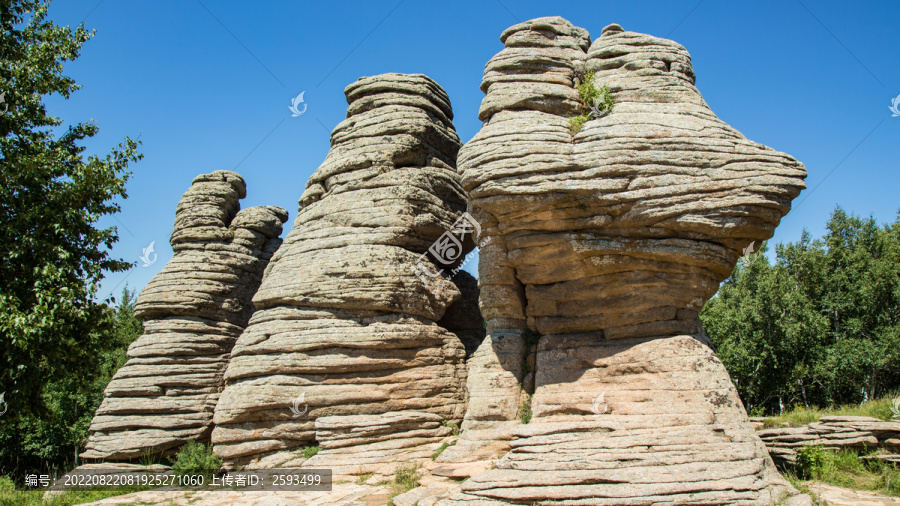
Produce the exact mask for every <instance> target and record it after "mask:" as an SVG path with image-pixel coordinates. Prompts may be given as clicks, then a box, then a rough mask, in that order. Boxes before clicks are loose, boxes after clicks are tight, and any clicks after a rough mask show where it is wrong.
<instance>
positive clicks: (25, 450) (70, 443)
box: [0, 287, 142, 482]
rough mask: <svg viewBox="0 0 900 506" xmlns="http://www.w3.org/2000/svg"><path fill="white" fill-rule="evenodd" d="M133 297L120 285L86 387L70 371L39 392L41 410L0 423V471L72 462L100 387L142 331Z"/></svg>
mask: <svg viewBox="0 0 900 506" xmlns="http://www.w3.org/2000/svg"><path fill="white" fill-rule="evenodd" d="M135 300H136V297H135V293H134V292H133V291H130V290H128V288H127V287H126V288H125V289H123V290H122V295H121V298H120V301H119V304H118V306H117V307H116V308H115V309H114V310H113V309H109V310H108V311H109V312H110V313H111V314H110V315H109V316H110V318H109V320H110V321H111V322H113V328H112V332H111V336H112V342H113V347H112V349H110V350H109V351H105V352H101V353H100V354H99V355H100V356H99V360H98V364H99V366H98V367H97V369H96V370H94V371H92V372H91V374H90V375H89V377H88V378H87V382H86V383H87V385H88V386H87V387H86V388H85V387H84V383H85V381H80V380H79V379H78V378H76V377H75V375H69V376H66V377H64V378H62V379H60V380H56V381H51V382H48V383H47V384H46V385H45V387H44V390H43V392H42V397H43V400H44V404H45V406H46V411H45V412H44V413H43V414H41V415H40V416H38V415H33V414H26V415H22V416H20V417H18V419H16V420H15V421H13V422H11V423H7V424H4V425H3V426H0V475H10V476H13V477H14V478H15V479H16V481H19V482H21V481H22V477H23V476H24V474H26V473H33V472H37V471H43V472H53V471H58V472H63V471H66V470H68V469H70V468H72V467H73V466H74V465H75V464H76V462H77V457H76V456H77V455H78V454H79V453H81V452H82V451H83V450H84V444H85V442H86V441H87V437H88V427H89V426H90V423H91V419H92V418H93V416H94V412H95V411H96V410H97V407H98V406H100V403H101V402H102V401H103V390H104V389H105V388H106V385H107V384H108V383H109V381H110V380H111V379H112V377H113V375H114V374H115V372H116V371H117V370H118V369H119V368H120V367H121V366H122V365H123V364H124V363H125V360H126V356H125V352H126V350H127V349H128V346H129V345H130V344H131V343H132V342H134V340H135V339H137V338H138V336H140V335H141V333H142V328H141V323H140V321H138V320H137V318H135V317H134V303H135Z"/></svg>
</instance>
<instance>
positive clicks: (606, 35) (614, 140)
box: [439, 17, 808, 505]
mask: <svg viewBox="0 0 900 506" xmlns="http://www.w3.org/2000/svg"><path fill="white" fill-rule="evenodd" d="M500 40H501V42H503V43H505V46H506V47H505V48H504V49H503V50H502V51H501V52H500V53H498V54H497V55H496V56H494V57H493V58H492V59H491V60H490V62H488V64H487V66H486V67H485V72H484V80H483V81H482V90H483V91H485V93H486V97H485V99H484V101H483V102H482V105H481V110H480V112H479V118H480V119H481V120H483V121H484V126H483V128H482V129H481V131H480V132H479V133H478V134H477V135H476V136H475V137H474V138H473V139H472V140H471V141H470V142H469V143H467V144H466V146H465V147H464V148H463V149H462V151H461V152H460V155H459V169H460V173H461V175H462V182H463V187H464V188H465V191H466V193H467V194H468V196H469V198H470V209H469V211H470V213H471V214H472V215H473V216H474V217H475V218H476V220H477V221H478V222H479V223H480V227H481V236H480V238H479V240H480V241H482V243H483V244H484V243H487V245H486V246H485V247H483V248H482V249H481V252H480V265H479V285H480V289H481V295H482V296H481V312H482V314H483V315H484V318H485V319H486V321H487V333H488V334H487V337H486V338H485V340H484V342H483V343H482V344H481V346H480V347H479V348H478V350H477V351H476V352H475V353H474V355H473V356H472V359H471V360H470V366H469V372H468V391H469V394H470V399H469V405H468V409H467V412H466V417H465V422H464V424H463V433H462V437H461V440H460V443H459V444H457V445H456V446H455V447H453V448H450V449H448V450H447V451H445V452H444V453H443V454H442V455H441V458H440V459H439V461H447V462H465V461H467V460H478V459H485V458H489V457H491V456H495V457H500V456H503V457H502V459H500V460H499V462H498V463H497V465H496V469H492V470H487V471H484V472H481V473H479V474H476V475H474V476H473V477H472V478H471V479H469V480H468V481H466V482H464V483H463V484H462V493H460V494H457V495H454V496H452V497H451V498H450V499H449V500H447V501H445V502H442V504H445V503H446V504H464V503H471V504H489V503H493V501H499V502H513V503H516V504H532V503H540V504H544V503H545V502H547V503H550V502H552V503H554V504H557V503H559V504H585V505H586V504H591V505H602V504H771V503H774V502H778V501H779V500H781V499H782V498H784V497H788V496H792V497H791V498H790V499H788V501H789V502H790V503H802V502H803V501H805V500H807V499H808V498H806V497H805V496H796V495H795V494H796V491H794V490H793V489H792V488H791V487H790V485H789V484H788V483H787V482H786V481H785V480H784V479H783V478H782V477H781V476H780V475H779V474H778V473H777V471H776V470H775V468H774V466H773V464H772V461H771V459H770V458H769V457H768V455H767V454H766V450H765V447H764V446H763V444H762V442H761V441H760V440H759V438H758V437H757V436H756V434H755V433H754V430H753V428H752V426H751V424H750V422H749V420H748V418H747V415H746V413H745V411H744V409H743V407H742V405H741V402H740V400H739V398H738V396H737V393H736V390H735V388H734V386H733V385H732V383H731V381H730V379H729V377H728V374H727V372H726V371H725V369H724V367H723V366H722V363H721V362H720V361H719V360H718V359H717V358H716V356H715V354H714V352H713V351H712V349H711V347H710V344H709V342H708V340H707V338H706V337H705V335H704V334H703V330H702V328H701V326H700V322H699V319H698V316H697V315H698V312H699V310H700V308H701V307H702V305H703V304H704V302H705V301H706V300H707V299H709V298H710V297H711V296H712V295H713V294H715V292H716V290H717V288H718V286H719V283H720V282H721V281H722V280H724V279H725V278H727V277H728V276H729V274H730V273H731V271H732V269H733V268H734V266H735V264H736V262H737V261H738V259H739V257H740V256H741V255H742V253H743V252H744V251H745V250H746V248H748V247H750V248H752V245H753V244H754V243H755V244H760V243H761V242H762V241H764V240H766V239H768V238H770V237H771V236H772V234H773V231H774V229H775V227H776V226H777V225H778V223H779V221H780V219H781V218H782V217H783V216H784V215H785V214H786V213H787V212H788V210H789V209H790V202H791V200H792V199H793V198H794V197H796V196H797V194H798V193H799V192H800V191H801V190H802V189H803V188H804V183H803V179H804V177H805V175H806V171H805V169H804V167H803V165H802V164H801V163H799V162H798V161H797V160H795V159H794V158H792V157H790V156H788V155H786V154H784V153H780V152H777V151H775V150H773V149H770V148H768V147H765V146H762V145H760V144H756V143H754V142H751V141H748V140H747V139H746V138H744V137H743V136H742V135H741V134H740V133H739V132H737V131H736V130H734V129H733V128H731V127H729V126H728V125H727V124H725V123H723V122H722V121H720V120H719V119H718V118H716V116H715V115H714V114H713V113H712V112H711V111H710V109H709V107H708V106H707V105H706V103H705V102H704V100H703V98H702V97H701V95H700V93H699V92H698V91H697V88H695V86H694V72H693V69H692V66H691V59H690V56H689V54H688V52H687V51H686V50H685V49H684V48H683V47H682V46H681V45H679V44H677V43H675V42H672V41H669V40H665V39H660V38H656V37H652V36H649V35H643V34H638V33H633V32H627V31H624V30H623V29H622V28H621V27H619V26H618V25H610V26H608V27H606V28H605V29H604V30H603V32H602V34H601V36H600V38H599V39H597V40H595V41H593V42H591V40H590V37H589V35H588V33H587V31H586V30H584V29H582V28H578V27H576V26H573V25H572V24H570V23H569V22H568V21H566V20H564V19H562V18H558V17H556V18H540V19H535V20H531V21H527V22H524V23H520V24H518V25H515V26H513V27H511V28H509V29H507V30H506V31H504V32H503V34H502V35H501V38H500ZM585 81H590V82H591V83H592V84H593V85H594V86H595V88H596V89H598V90H600V89H602V86H604V85H605V86H608V88H609V90H610V92H611V96H612V98H613V100H614V102H615V105H614V107H613V109H612V112H611V113H608V114H596V113H595V114H594V116H593V117H591V119H589V120H588V121H587V122H586V123H584V125H583V126H582V127H581V128H580V129H577V128H575V129H572V128H571V124H570V121H571V118H573V117H575V116H578V115H580V114H583V113H584V112H585V110H586V109H588V108H589V107H590V106H591V105H595V104H592V103H587V102H586V101H585V100H584V98H583V97H582V94H580V93H579V91H578V87H577V85H578V84H579V82H585ZM532 395H533V397H532ZM529 418H530V421H529ZM523 422H527V423H523ZM507 451H508V453H507Z"/></svg>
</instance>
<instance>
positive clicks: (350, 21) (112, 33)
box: [49, 0, 900, 298]
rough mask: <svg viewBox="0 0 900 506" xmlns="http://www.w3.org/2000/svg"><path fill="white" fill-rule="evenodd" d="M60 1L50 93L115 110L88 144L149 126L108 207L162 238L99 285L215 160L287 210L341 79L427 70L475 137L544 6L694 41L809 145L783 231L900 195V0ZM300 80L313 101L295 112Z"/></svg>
mask: <svg viewBox="0 0 900 506" xmlns="http://www.w3.org/2000/svg"><path fill="white" fill-rule="evenodd" d="M50 15H51V17H52V18H53V19H54V21H56V22H57V23H58V24H62V25H67V24H68V25H73V26H74V25H77V24H78V23H80V22H81V21H82V20H84V21H85V23H86V25H87V26H88V27H89V28H96V29H97V35H96V37H95V38H94V39H92V40H91V41H89V42H88V43H87V44H86V45H85V47H84V50H83V52H82V56H81V58H79V59H78V60H77V61H76V62H74V63H71V64H69V65H68V66H67V67H66V72H67V73H68V74H69V75H71V76H72V77H74V78H75V79H76V81H77V82H78V83H79V84H81V85H83V86H84V88H83V89H82V90H80V91H78V92H77V93H76V94H75V95H74V96H73V98H72V99H70V100H68V101H63V100H62V99H60V98H58V97H53V98H51V99H50V100H49V109H50V110H51V111H52V110H55V109H56V111H55V114H56V115H59V116H61V117H62V118H63V120H65V121H66V122H70V123H71V122H76V121H84V120H88V119H90V118H93V119H94V120H95V121H97V122H98V123H99V125H100V129H101V130H100V134H99V135H98V136H97V137H95V138H94V139H93V140H91V141H90V143H89V144H88V151H89V152H91V153H97V154H104V153H106V152H107V151H108V148H109V147H111V146H113V145H114V144H117V143H118V142H120V141H121V139H122V138H123V137H124V136H126V135H129V136H132V137H137V136H140V138H141V140H142V141H143V143H144V144H143V147H142V152H143V153H144V155H145V158H144V160H143V161H141V162H139V163H138V164H136V165H134V166H133V172H134V176H133V178H132V179H131V181H130V182H129V185H128V188H129V190H128V193H129V196H130V198H129V199H128V200H126V201H124V202H123V204H122V212H121V213H120V214H119V215H118V216H117V219H112V218H109V219H105V220H104V221H103V224H105V225H118V226H119V231H120V236H121V240H120V241H119V243H118V244H117V245H116V247H115V248H114V251H113V253H114V254H115V255H116V256H119V257H123V258H125V259H126V260H130V261H137V260H138V258H139V257H140V255H141V249H142V248H143V247H146V246H147V245H148V244H149V243H150V242H151V241H156V251H157V252H158V254H159V257H158V260H157V261H156V263H155V264H153V265H152V266H150V267H141V265H140V263H139V264H138V267H137V268H135V269H134V270H133V271H132V272H131V273H129V274H128V277H127V279H126V275H125V274H115V275H110V276H109V277H108V279H107V280H105V281H104V285H103V289H102V290H101V293H100V294H99V295H100V297H101V298H104V297H105V296H106V295H107V294H109V293H110V291H112V290H115V292H116V293H118V292H119V291H120V290H121V287H122V286H124V285H123V284H122V282H123V281H125V282H126V283H127V284H128V285H129V286H130V287H132V288H138V289H139V288H142V287H143V286H144V285H145V284H146V283H147V282H148V281H149V280H150V278H151V277H152V276H153V275H154V274H155V273H156V272H157V271H158V270H159V269H161V268H162V267H163V266H164V265H165V263H166V262H167V261H168V260H169V259H170V258H171V257H172V250H171V248H170V247H169V245H168V238H169V234H170V233H171V230H172V224H173V221H174V216H175V206H176V204H177V203H178V199H179V198H180V196H181V194H182V193H183V192H184V191H185V190H186V189H187V188H188V186H189V185H190V181H191V179H192V178H193V177H194V176H195V175H197V174H199V173H204V172H210V171H213V170H218V169H226V170H237V171H238V172H240V173H241V174H242V175H243V176H244V177H245V179H246V180H247V184H248V197H247V199H245V200H244V201H243V202H242V205H243V206H244V207H249V206H253V205H278V206H281V207H284V208H286V209H287V210H288V211H289V212H290V214H291V216H290V220H289V223H288V226H287V228H288V229H289V228H290V226H291V224H292V223H293V220H294V218H295V217H296V209H297V199H298V198H299V196H300V194H301V193H302V191H303V187H304V184H305V182H306V179H307V178H308V177H309V176H310V175H311V174H312V172H313V171H314V170H315V169H316V168H317V167H318V166H319V164H320V163H321V162H322V160H324V158H325V155H326V153H327V152H328V148H329V134H330V131H331V129H332V128H333V127H334V126H335V125H337V124H338V123H339V122H340V121H341V120H342V119H343V118H344V116H345V113H346V107H347V104H346V101H345V99H344V94H343V89H344V86H346V85H347V84H349V83H351V82H353V81H354V80H356V79H357V78H358V77H361V76H368V75H373V74H379V73H383V72H409V73H424V74H427V75H429V76H431V77H432V78H434V79H435V80H436V81H437V82H438V83H440V84H441V86H443V87H444V88H445V89H446V90H447V92H448V93H449V95H450V99H451V101H452V103H453V110H454V114H455V116H456V117H455V120H454V123H455V125H456V129H457V131H458V132H459V136H460V138H461V139H462V140H463V141H467V140H469V139H470V138H471V137H472V136H473V135H475V133H476V132H477V131H478V129H479V128H480V126H481V124H480V122H479V121H478V119H477V111H478V106H479V104H480V103H481V99H482V97H483V94H482V92H481V91H480V90H479V84H480V81H481V74H482V70H483V68H484V64H485V63H486V62H487V61H488V59H490V58H491V56H493V55H494V54H495V53H497V52H498V51H499V50H500V49H502V47H503V46H502V45H501V43H500V41H499V36H500V33H501V31H503V29H505V28H507V27H508V26H511V25H513V24H515V23H517V22H519V21H525V20H527V19H531V18H535V17H540V16H553V15H560V16H563V17H565V18H567V19H568V20H570V21H571V22H573V23H574V24H576V25H579V26H582V27H584V28H587V29H588V30H589V31H590V32H591V35H592V36H593V37H595V38H596V37H598V36H599V35H600V30H601V28H603V27H604V26H605V25H607V24H609V23H619V24H621V25H622V26H623V27H624V28H625V29H626V30H633V31H638V32H644V33H649V34H652V35H657V36H661V37H667V38H670V39H673V40H676V41H678V42H680V43H681V44H683V45H684V46H685V47H686V48H687V49H688V51H690V53H691V55H692V57H693V63H694V69H695V71H696V73H697V76H698V77H697V86H698V88H699V89H700V92H701V93H702V94H703V96H704V97H705V99H706V101H707V102H708V103H709V105H710V107H712V109H713V111H714V112H715V113H716V114H717V115H718V116H719V117H720V118H722V119H723V120H724V121H726V122H728V123H729V124H731V125H732V126H734V127H735V128H737V129H738V130H740V131H741V132H743V133H744V135H746V136H747V137H748V138H749V139H751V140H753V141H756V142H760V143H763V144H766V145H769V146H772V147H774V148H776V149H778V150H781V151H785V152H787V153H790V154H792V155H793V156H795V157H797V158H798V159H799V160H801V161H802V162H804V163H805V164H806V167H807V169H808V171H809V177H808V179H807V185H808V187H809V189H807V190H806V191H804V192H803V193H802V194H801V195H800V197H798V199H797V200H795V201H794V209H793V210H792V211H791V213H790V214H789V215H788V216H787V217H786V218H785V219H784V220H783V221H782V224H781V226H780V227H779V229H778V230H777V232H776V235H775V238H774V241H773V243H772V244H774V242H789V241H796V240H797V239H798V238H799V237H800V233H801V231H802V230H803V228H807V229H808V230H810V232H812V233H813V234H814V235H816V236H818V235H821V234H822V232H823V225H824V223H825V221H826V220H827V218H828V216H829V214H830V213H831V211H832V210H833V209H834V207H835V206H836V205H841V206H842V207H844V208H845V209H846V210H848V211H850V212H853V213H856V214H859V215H863V216H869V215H874V216H875V217H876V218H877V219H878V220H879V221H880V222H889V221H893V220H894V219H895V217H896V214H897V211H898V208H900V197H898V195H900V191H898V190H900V171H898V165H900V143H898V139H900V135H898V134H900V117H896V118H894V117H891V113H890V111H889V110H888V107H889V106H890V104H891V100H892V99H893V97H896V96H897V95H898V94H900V60H898V50H900V28H898V27H900V2H897V1H880V2H875V1H869V2H854V3H850V2H838V1H816V2H814V1H813V0H803V3H801V2H798V1H797V0H782V1H775V0H768V1H761V2H734V1H724V0H704V1H702V2H698V0H686V1H653V2H632V1H628V2H625V1H622V2H602V1H597V0H594V1H590V2H583V1H566V2H558V1H557V2H548V1H524V0H523V1H517V0H502V3H501V1H498V0H482V1H463V2H435V1H426V0H404V1H402V2H399V3H398V1H396V0H391V1H384V2H382V1H370V2H289V1H269V2H239V1H233V0H221V1H214V0H202V3H200V2H198V1H197V0H179V1H174V0H155V1H151V2H137V1H126V0H103V1H99V0H86V1H62V0H57V1H56V2H55V3H54V4H53V5H52V7H51V11H50ZM301 91H305V92H306V94H305V99H306V103H307V104H308V109H307V111H306V113H305V114H303V115H302V116H300V117H291V116H290V111H289V110H288V106H289V105H290V103H291V98H293V97H294V96H296V95H297V94H298V93H300V92H301ZM57 108H58V109H57ZM117 285H118V287H117Z"/></svg>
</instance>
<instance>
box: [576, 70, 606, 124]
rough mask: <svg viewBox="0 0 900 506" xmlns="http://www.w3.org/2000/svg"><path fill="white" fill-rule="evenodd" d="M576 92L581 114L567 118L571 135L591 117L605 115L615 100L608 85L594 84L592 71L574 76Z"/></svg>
mask: <svg viewBox="0 0 900 506" xmlns="http://www.w3.org/2000/svg"><path fill="white" fill-rule="evenodd" d="M575 84H576V87H577V89H578V94H579V95H580V96H581V115H580V116H575V117H574V118H571V119H570V120H569V132H570V133H571V134H572V135H575V134H577V133H578V132H580V131H581V127H582V126H584V124H585V123H586V122H587V121H588V120H589V119H591V118H592V117H593V118H594V119H596V118H600V117H603V116H606V115H607V114H609V113H610V112H612V110H613V106H614V105H615V101H614V100H613V98H612V95H611V94H610V92H609V86H607V85H605V84H604V85H603V86H601V87H600V88H599V89H598V88H597V87H596V86H594V72H588V73H587V74H585V75H584V78H583V79H581V78H579V77H576V78H575Z"/></svg>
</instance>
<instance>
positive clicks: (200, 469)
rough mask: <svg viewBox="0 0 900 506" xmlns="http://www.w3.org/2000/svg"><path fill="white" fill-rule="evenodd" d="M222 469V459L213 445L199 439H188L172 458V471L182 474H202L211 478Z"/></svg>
mask: <svg viewBox="0 0 900 506" xmlns="http://www.w3.org/2000/svg"><path fill="white" fill-rule="evenodd" d="M220 469H222V459H220V458H219V457H218V455H216V454H215V453H213V451H212V447H211V446H209V445H206V444H203V443H198V442H197V441H188V442H187V444H185V445H184V446H182V447H181V448H180V449H179V450H178V453H176V454H175V457H174V458H173V460H172V471H175V473H176V474H180V475H202V476H205V477H206V478H207V479H209V478H210V477H211V476H212V475H214V474H216V473H218V472H219V470H220Z"/></svg>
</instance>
